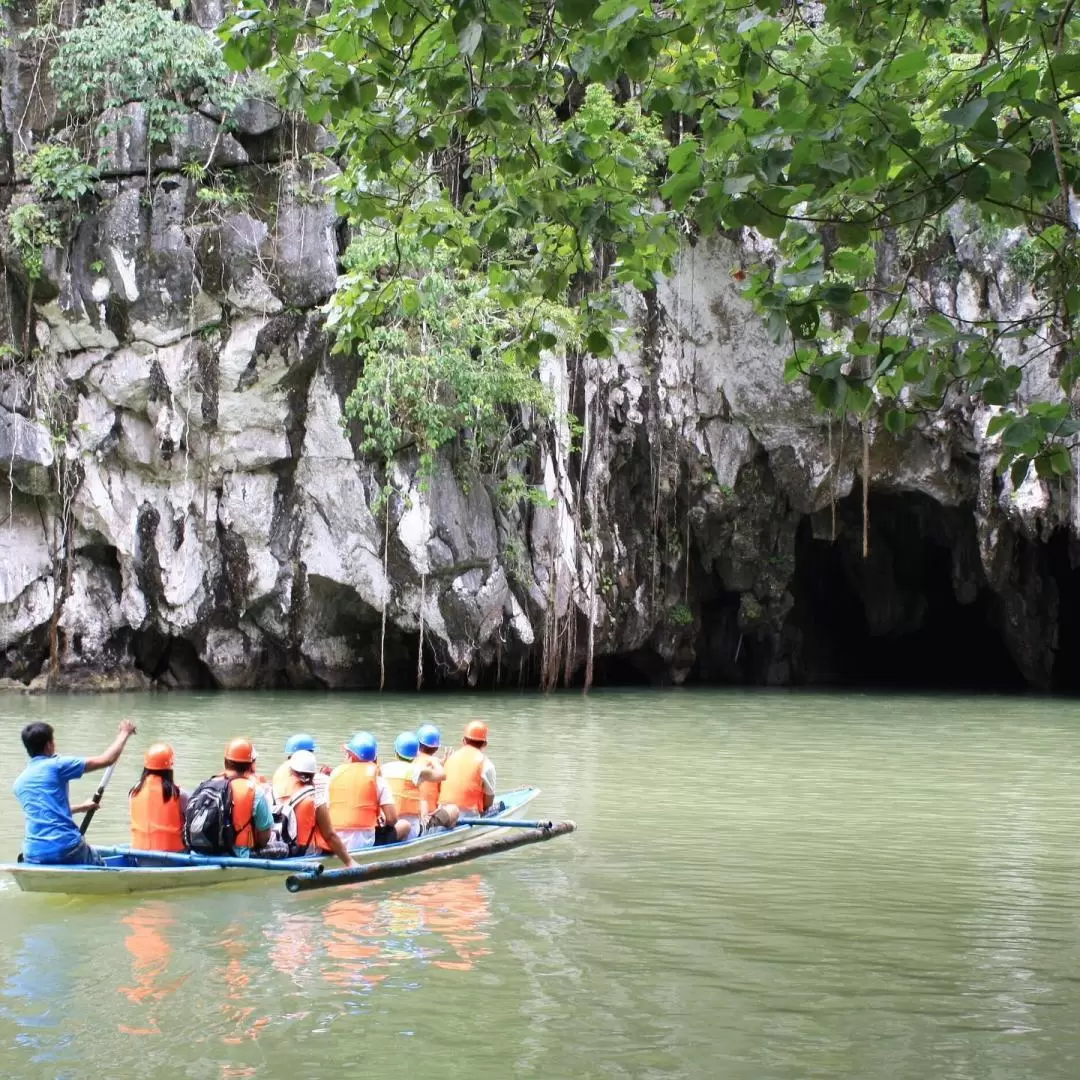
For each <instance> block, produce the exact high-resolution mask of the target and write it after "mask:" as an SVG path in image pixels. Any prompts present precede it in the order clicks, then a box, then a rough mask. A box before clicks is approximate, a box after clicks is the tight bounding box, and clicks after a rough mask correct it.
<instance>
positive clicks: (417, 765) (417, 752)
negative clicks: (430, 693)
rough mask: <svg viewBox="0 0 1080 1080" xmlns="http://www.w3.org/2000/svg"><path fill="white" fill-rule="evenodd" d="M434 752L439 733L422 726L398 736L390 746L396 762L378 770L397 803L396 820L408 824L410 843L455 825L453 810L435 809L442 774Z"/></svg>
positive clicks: (427, 726)
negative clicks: (397, 818)
mask: <svg viewBox="0 0 1080 1080" xmlns="http://www.w3.org/2000/svg"><path fill="white" fill-rule="evenodd" d="M421 735H422V736H423V740H426V742H425V741H423V740H422V739H421ZM438 748H439V729H438V728H437V727H435V726H434V725H433V724H424V725H423V727H421V728H420V729H419V731H417V733H416V734H415V735H414V734H413V733H412V732H411V731H406V732H402V734H401V735H399V736H398V738H397V742H395V743H394V750H395V751H396V753H397V755H398V760H397V761H391V762H390V763H389V764H388V765H384V766H383V769H382V773H383V776H385V777H386V781H387V783H388V784H389V785H390V790H391V792H392V793H393V795H394V798H395V799H396V800H397V808H398V817H399V819H401V820H404V821H408V822H409V839H410V840H411V839H413V837H416V836H421V835H423V834H424V833H428V832H432V831H434V830H435V829H439V828H453V827H454V826H455V825H456V824H457V819H458V809H457V807H456V806H442V807H440V806H439V787H440V785H441V784H442V781H443V780H444V779H445V778H446V770H445V769H444V768H443V763H442V762H441V761H440V760H439V759H438V758H437V757H436V756H435V754H436V752H437V751H438Z"/></svg>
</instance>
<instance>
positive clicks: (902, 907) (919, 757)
mask: <svg viewBox="0 0 1080 1080" xmlns="http://www.w3.org/2000/svg"><path fill="white" fill-rule="evenodd" d="M0 708H2V714H3V732H2V734H3V739H4V742H3V745H4V747H5V751H4V753H3V755H2V756H0V790H2V792H3V794H2V795H0V798H2V799H3V802H2V805H3V807H4V809H5V811H6V813H5V814H4V815H3V817H2V818H0V849H2V851H3V852H4V855H5V857H8V858H10V857H12V856H13V855H14V854H15V852H16V851H17V850H18V843H19V838H20V836H21V820H20V818H19V814H18V810H17V805H16V804H15V802H14V799H13V797H12V796H11V795H10V786H11V781H12V780H13V779H14V777H15V775H16V773H17V771H18V770H19V769H20V768H21V767H22V755H21V748H20V747H19V745H18V730H19V728H20V727H21V726H22V724H24V723H26V722H27V721H29V720H30V719H37V718H47V719H49V720H50V721H51V722H53V723H54V724H55V725H56V726H57V730H58V735H59V746H60V750H61V752H76V753H95V752H98V751H100V750H101V749H102V748H103V747H104V745H105V744H106V743H107V742H108V739H109V737H110V735H111V733H112V731H113V730H114V728H115V725H116V722H117V720H118V719H119V717H120V716H121V715H123V714H125V713H130V714H131V715H132V716H133V717H134V718H135V719H136V720H137V722H138V723H139V735H138V736H137V738H136V740H135V742H134V744H133V746H132V747H131V748H130V749H129V751H128V754H127V756H126V758H125V760H124V762H123V765H122V767H121V769H120V770H119V771H118V774H117V778H116V779H117V782H116V790H115V791H111V798H107V809H105V810H103V811H102V813H101V814H100V815H99V817H98V820H96V821H95V822H94V826H93V830H92V834H91V835H92V837H93V838H95V839H97V840H98V841H99V842H106V841H114V842H115V841H122V840H124V839H125V807H124V805H123V800H122V797H121V792H122V788H123V787H124V786H126V785H127V784H128V783H130V782H131V781H132V780H133V779H134V777H135V775H136V772H137V768H138V761H137V758H138V756H139V753H137V752H136V750H137V749H138V750H139V751H141V748H143V747H145V746H146V745H148V743H149V742H150V741H151V740H152V739H156V738H167V739H169V740H170V741H171V742H172V743H173V744H174V746H175V747H176V750H177V760H178V768H177V775H178V778H179V779H180V780H181V782H183V783H185V784H186V785H188V786H191V785H192V784H193V782H195V781H197V780H198V779H201V778H202V777H204V776H205V775H207V774H209V772H210V771H211V770H212V769H213V768H214V767H215V766H216V765H217V763H218V757H219V754H220V752H221V747H222V745H223V744H224V742H225V740H226V739H227V738H228V737H229V736H231V735H234V734H250V735H252V736H253V737H254V738H255V740H256V744H257V745H258V746H259V747H261V750H262V753H261V762H260V764H261V765H262V767H263V768H264V771H269V768H268V767H270V766H273V765H274V764H276V762H277V760H278V751H279V750H280V747H281V744H282V742H283V740H284V738H285V736H286V735H287V734H288V733H290V732H291V731H293V730H295V729H304V730H310V731H312V732H313V733H315V734H316V735H317V736H318V737H319V738H320V741H321V743H322V745H323V747H324V748H329V747H336V746H337V745H338V744H339V743H340V742H341V740H342V738H343V737H344V736H345V735H347V734H348V733H349V732H350V731H351V730H353V729H354V728H359V727H370V728H371V729H372V730H374V731H376V732H377V733H378V734H379V735H380V738H381V739H382V740H383V743H384V745H388V743H389V740H390V739H391V738H392V737H393V735H394V734H395V733H396V732H397V731H398V730H399V729H400V728H402V727H403V726H405V725H407V724H408V725H413V724H415V723H418V722H420V721H421V720H431V721H434V722H436V723H439V724H440V725H441V726H443V728H444V730H447V729H449V730H452V731H454V732H455V733H456V732H457V731H458V730H459V729H460V727H461V725H462V724H463V723H464V721H465V720H466V719H467V718H468V717H469V716H472V715H482V716H484V717H485V718H487V719H488V720H489V721H490V722H491V725H492V731H493V734H492V742H491V748H490V753H491V756H492V758H493V759H494V760H495V762H496V765H497V766H498V770H499V780H500V787H504V788H505V787H510V786H516V785H518V784H521V783H533V784H536V785H538V786H540V787H542V788H543V795H542V796H541V797H540V799H539V800H537V802H536V803H535V804H534V808H535V810H536V811H537V813H538V814H540V815H542V816H549V817H572V818H574V819H576V820H577V822H578V823H579V826H580V831H579V832H578V833H576V834H575V835H574V836H572V837H570V838H569V839H564V840H557V841H555V842H553V843H551V844H547V845H542V846H538V847H531V848H526V849H523V850H521V851H517V852H513V853H511V854H508V855H505V856H500V857H499V858H498V859H493V860H490V861H481V862H478V863H472V864H469V865H467V866H462V867H459V868H456V869H454V870H450V871H445V872H442V873H440V874H438V875H435V876H430V877H427V878H425V877H419V878H411V879H405V880H403V881H399V882H391V883H376V884H372V885H368V886H361V887H354V888H350V889H342V890H332V891H327V892H320V893H309V894H305V895H302V896H293V895H290V894H288V893H287V892H286V891H285V889H284V887H283V886H282V885H281V884H280V882H278V883H277V884H274V883H270V882H267V883H265V884H257V885H240V886H233V887H229V888H224V889H217V890H206V891H200V892H190V893H185V892H174V893H169V894H164V895H159V896H158V897H156V898H149V899H138V898H132V899H117V900H104V899H101V900H77V899H65V898H48V897H44V898H43V897H34V896H31V895H24V894H21V893H19V892H17V891H16V890H15V889H14V887H13V886H11V885H10V883H5V885H4V886H3V887H2V891H0V1076H11V1077H49V1078H53V1077H90V1076H102V1077H124V1078H127V1077H193V1078H196V1077H197V1078H199V1080H204V1078H208V1077H209V1078H215V1077H242V1076H258V1077H282V1078H285V1077H289V1078H292V1077H335V1078H336V1077H344V1076H346V1075H349V1074H352V1075H365V1076H366V1075H381V1076H387V1077H398V1078H400V1077H402V1076H405V1077H411V1076H413V1075H416V1076H420V1077H469V1078H488V1077H490V1078H502V1077H543V1078H557V1077H633V1078H649V1080H653V1078H661V1077H663V1078H667V1077H703V1078H704V1077H724V1078H726V1080H766V1078H768V1080H805V1078H810V1077H845V1078H851V1080H886V1078H888V1080H903V1078H911V1080H929V1078H937V1080H968V1078H970V1080H987V1078H990V1080H996V1078H1000V1080H1056V1078H1062V1080H1065V1078H1068V1080H1075V1078H1076V1077H1077V1076H1078V1075H1080V844H1078V835H1077V834H1078V831H1080V716H1078V711H1080V709H1078V707H1077V706H1074V705H1071V704H1069V703H1066V702H1053V701H1043V700H1037V699H945V698H915V697H911V698H898V697H878V696H871V695H857V694H848V695H844V696H822V695H804V694H781V693H769V694H766V693H760V694H744V693H705V692H702V693H697V692H667V693H665V692H651V691H649V692H640V693H637V692H626V693H609V694H595V695H593V696H592V697H590V698H589V699H587V700H583V699H582V698H581V697H580V696H578V695H566V696H556V697H553V698H549V699H543V698H539V697H510V696H507V697H490V696H488V697H474V698H468V697H463V696H453V697H422V698H415V697H388V698H382V699H380V698H378V697H374V696H306V695H288V696H284V695H280V696H279V695H270V694H264V695H251V696H244V695H232V696H212V695H206V696H202V695H199V696H196V695H190V696H189V695H174V696H164V695H163V696H156V697H124V698H106V699H89V698H86V699H59V700H55V701H49V702H45V701H42V700H31V699H21V698H10V697H8V698H4V699H3V700H2V702H0ZM334 756H336V751H335V754H334ZM91 789H92V783H91V781H90V780H86V781H83V782H82V783H81V784H80V785H75V786H73V797H78V798H82V797H85V796H86V795H88V794H89V792H90V791H91Z"/></svg>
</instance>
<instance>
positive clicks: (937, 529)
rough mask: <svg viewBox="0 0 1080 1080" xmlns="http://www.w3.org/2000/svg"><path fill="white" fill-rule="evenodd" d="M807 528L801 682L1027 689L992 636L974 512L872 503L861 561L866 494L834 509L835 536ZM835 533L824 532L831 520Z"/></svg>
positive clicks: (800, 557)
mask: <svg viewBox="0 0 1080 1080" xmlns="http://www.w3.org/2000/svg"><path fill="white" fill-rule="evenodd" d="M813 524H814V523H812V522H811V520H810V519H806V520H804V521H803V522H802V524H801V526H800V528H799V532H798V535H797V539H796V561H795V577H794V580H793V582H792V593H793V595H794V597H795V606H794V608H793V611H792V623H793V625H794V627H795V628H796V630H797V631H798V638H799V641H800V647H799V650H798V657H797V659H796V662H795V665H794V675H795V681H797V682H802V683H812V684H817V685H832V686H864V687H875V688H896V689H907V690H910V689H938V690H945V689H947V690H980V691H989V690H994V691H1003V690H1022V689H1024V688H1025V682H1024V679H1023V677H1022V675H1021V674H1020V671H1019V670H1018V668H1017V666H1016V664H1015V663H1014V662H1013V660H1012V657H1011V656H1010V655H1009V652H1008V649H1007V647H1006V645H1005V643H1004V642H1003V640H1002V638H1001V636H1000V634H999V633H998V631H997V629H996V609H995V603H994V597H993V594H992V593H991V591H990V590H989V588H988V587H987V584H986V581H985V578H984V576H983V573H982V567H981V564H980V562H979V556H978V546H977V542H976V537H975V524H974V516H973V514H972V512H971V508H970V507H945V506H942V505H940V504H939V503H936V502H934V501H933V500H932V499H930V498H929V497H927V496H924V495H920V494H917V493H905V494H885V493H882V494H877V495H872V496H871V498H870V555H869V558H868V559H865V560H864V559H863V556H862V505H861V497H860V496H859V495H857V494H856V495H852V496H850V497H849V498H847V499H844V500H842V501H841V502H840V503H839V504H838V506H837V533H838V535H837V538H836V540H835V541H833V540H831V539H830V538H829V536H828V535H826V536H825V537H822V536H821V535H820V526H821V524H822V521H821V520H820V519H819V520H818V521H817V524H818V526H819V531H818V532H817V534H816V535H815V530H814V528H813ZM826 524H827V523H826Z"/></svg>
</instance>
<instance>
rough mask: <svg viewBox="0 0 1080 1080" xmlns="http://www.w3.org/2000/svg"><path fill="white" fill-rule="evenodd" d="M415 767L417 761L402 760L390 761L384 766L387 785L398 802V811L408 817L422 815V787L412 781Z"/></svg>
mask: <svg viewBox="0 0 1080 1080" xmlns="http://www.w3.org/2000/svg"><path fill="white" fill-rule="evenodd" d="M415 768H416V763H415V762H413V761H401V760H398V761H388V762H387V763H386V764H385V765H384V766H383V767H382V774H383V776H384V777H385V778H386V786H387V787H388V788H389V789H390V794H391V795H393V796H394V802H395V803H396V804H397V812H398V813H399V814H404V815H405V816H406V817H419V816H420V789H419V788H418V787H417V786H416V785H415V784H414V783H413V782H412V773H413V770H414V769H415Z"/></svg>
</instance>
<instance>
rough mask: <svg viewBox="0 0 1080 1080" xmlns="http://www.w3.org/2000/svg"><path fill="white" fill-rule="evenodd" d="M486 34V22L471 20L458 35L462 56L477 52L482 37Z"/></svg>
mask: <svg viewBox="0 0 1080 1080" xmlns="http://www.w3.org/2000/svg"><path fill="white" fill-rule="evenodd" d="M483 36H484V24H483V23H481V22H476V21H474V22H471V23H469V24H468V25H467V26H466V27H465V29H464V30H462V31H461V33H460V34H459V35H458V50H459V51H460V52H461V55H462V56H469V57H471V56H472V55H473V53H474V52H476V49H477V46H478V45H479V44H480V39H481V38H482V37H483Z"/></svg>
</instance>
